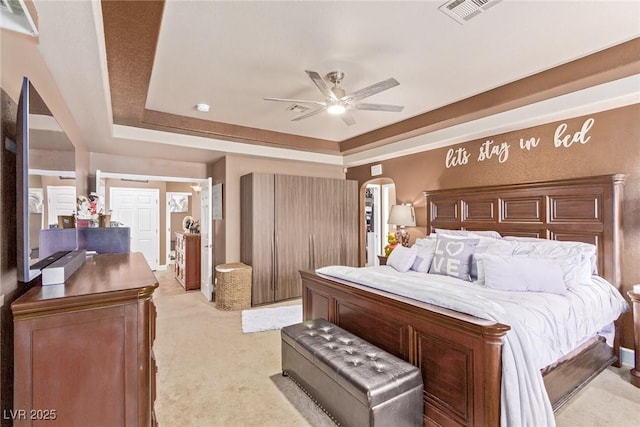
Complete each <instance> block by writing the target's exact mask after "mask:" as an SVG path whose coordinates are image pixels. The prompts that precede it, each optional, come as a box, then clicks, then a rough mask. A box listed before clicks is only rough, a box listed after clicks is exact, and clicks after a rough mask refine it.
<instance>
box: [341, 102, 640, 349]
mask: <svg viewBox="0 0 640 427" xmlns="http://www.w3.org/2000/svg"><path fill="white" fill-rule="evenodd" d="M589 118H593V119H594V120H595V121H594V122H593V125H592V126H591V127H590V128H589V129H588V130H587V131H586V132H585V135H584V137H583V139H585V140H587V139H588V140H587V141H586V143H584V144H583V143H581V142H580V141H578V142H575V143H573V144H572V145H571V146H570V147H568V148H565V147H559V148H556V147H555V144H554V139H555V137H554V135H555V133H556V131H557V129H558V127H559V126H561V125H562V124H563V123H565V124H566V125H567V130H566V131H565V132H564V133H562V134H561V135H560V137H559V139H562V138H563V137H564V136H566V135H571V136H573V135H574V134H575V133H576V132H579V131H580V130H581V129H582V128H583V126H587V127H588V123H587V125H585V121H587V120H588V119H589ZM585 130H586V127H585ZM532 137H535V138H539V143H538V146H537V147H535V148H531V149H530V150H527V149H521V148H520V140H521V139H523V140H524V141H526V140H528V139H529V138H532ZM578 137H579V135H578ZM578 139H579V138H578ZM487 140H492V141H494V145H500V144H502V143H503V142H506V143H507V144H508V145H509V150H508V158H507V160H506V161H505V162H504V163H500V162H499V160H498V158H497V157H496V156H492V157H491V158H489V159H485V160H484V161H478V157H479V155H480V149H481V146H482V145H483V144H484V143H485V142H486V141H487ZM450 150H451V151H452V152H454V153H457V152H458V150H460V151H462V150H465V151H466V153H467V154H468V155H469V158H468V162H467V163H466V164H464V165H460V166H453V167H449V168H447V167H446V166H445V163H446V159H447V154H448V153H449V152H450ZM381 163H382V168H383V176H384V177H388V178H391V179H392V180H393V181H394V182H395V184H396V195H397V196H396V197H397V201H398V202H399V203H400V202H412V203H414V204H415V206H416V217H417V227H415V228H414V229H409V232H410V233H411V234H412V237H413V238H415V237H420V236H423V235H424V234H425V233H426V211H425V200H424V198H423V195H422V192H423V191H424V190H439V189H445V188H457V187H473V186H485V185H497V184H512V183H518V182H532V181H547V180H556V179H563V178H574V177H582V176H590V175H604V174H611V173H623V174H625V175H626V184H625V188H624V204H623V211H622V222H623V236H624V247H623V250H622V283H623V294H624V295H625V298H626V291H627V290H629V289H631V287H632V286H633V285H634V284H636V283H640V270H638V268H637V267H636V264H637V260H638V259H640V105H639V104H635V105H632V106H628V107H623V108H618V109H614V110H609V111H603V112H599V113H596V114H591V115H587V116H581V117H576V118H571V119H568V120H563V121H558V122H552V123H548V124H545V125H541V126H536V127H533V128H528V129H522V130H518V131H514V132H508V133H505V134H501V135H494V136H491V137H489V138H483V139H481V140H474V141H469V142H466V143H463V144H457V145H454V146H451V147H445V148H439V149H435V150H431V151H426V152H422V153H417V154H412V155H408V156H403V157H398V158H395V159H391V160H386V161H383V162H381ZM347 178H348V179H356V180H358V181H359V182H360V184H361V185H362V184H364V183H365V182H366V181H367V180H370V179H371V164H368V165H363V166H358V167H354V168H350V169H349V170H348V171H347ZM376 178H379V177H376ZM622 345H623V346H624V347H627V348H633V330H632V324H631V315H630V314H626V315H625V316H624V321H623V337H622Z"/></svg>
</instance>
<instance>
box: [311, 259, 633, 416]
mask: <svg viewBox="0 0 640 427" xmlns="http://www.w3.org/2000/svg"><path fill="white" fill-rule="evenodd" d="M317 272H318V273H320V274H323V275H327V276H332V277H336V278H340V279H345V280H348V281H351V282H355V283H359V284H361V285H366V286H369V287H372V288H376V289H381V290H384V291H388V292H392V293H394V294H397V295H402V296H405V297H409V298H412V299H415V300H418V301H423V302H427V303H431V304H434V305H437V306H440V307H444V308H449V309H452V310H456V311H460V312H463V313H467V314H471V315H473V316H476V317H479V318H483V319H487V320H493V321H496V322H499V323H503V324H506V325H509V326H510V327H511V330H510V331H509V332H508V333H507V334H506V338H505V341H504V345H503V347H502V396H501V402H502V403H501V409H502V414H501V425H502V426H541V425H545V426H554V425H555V420H554V416H553V410H552V408H551V404H550V402H549V397H548V396H547V392H546V390H545V388H544V383H543V381H542V375H541V373H540V369H541V368H543V367H545V366H547V365H549V364H551V363H552V362H554V361H556V360H558V359H559V358H560V357H562V356H563V355H565V354H567V353H568V352H569V351H571V350H572V349H574V348H575V347H576V346H578V345H579V344H580V343H582V342H583V341H584V340H585V339H587V338H589V337H591V336H593V335H594V334H596V333H597V332H599V331H600V330H601V329H602V328H604V327H605V326H607V325H609V324H610V323H611V322H613V321H614V320H616V319H617V318H618V317H619V316H620V314H621V313H623V312H625V311H627V310H628V305H627V303H626V302H625V300H624V299H623V298H622V296H621V295H620V293H619V292H618V291H617V290H616V289H615V288H614V287H613V286H612V285H611V284H609V283H608V282H607V281H606V280H604V279H602V278H600V277H598V276H593V278H592V282H591V283H590V284H585V285H580V286H578V287H576V289H574V290H570V291H569V293H568V294H567V295H556V294H550V293H542V292H509V291H498V290H493V289H489V288H486V287H484V286H481V285H477V284H475V283H473V282H465V281H462V280H459V279H455V278H452V277H448V276H440V275H433V274H425V273H418V272H411V271H410V272H408V273H399V272H397V271H396V270H395V269H393V268H392V267H389V266H380V267H364V268H354V267H344V266H331V267H324V268H320V269H318V270H317Z"/></svg>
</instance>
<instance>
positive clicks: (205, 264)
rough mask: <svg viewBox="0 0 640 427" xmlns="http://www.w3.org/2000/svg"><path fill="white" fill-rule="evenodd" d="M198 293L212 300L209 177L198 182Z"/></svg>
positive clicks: (211, 235) (211, 236)
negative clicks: (199, 245)
mask: <svg viewBox="0 0 640 427" xmlns="http://www.w3.org/2000/svg"><path fill="white" fill-rule="evenodd" d="M200 188H201V190H200V244H201V245H202V247H201V248H200V256H201V259H200V292H202V293H203V294H204V296H205V297H206V298H207V301H212V300H213V256H212V252H213V251H212V249H213V233H212V230H211V177H209V178H207V179H205V180H204V181H202V182H200Z"/></svg>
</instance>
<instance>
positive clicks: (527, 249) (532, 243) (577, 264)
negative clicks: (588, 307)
mask: <svg viewBox="0 0 640 427" xmlns="http://www.w3.org/2000/svg"><path fill="white" fill-rule="evenodd" d="M505 240H507V241H511V242H514V243H515V245H516V246H515V248H514V251H513V254H514V255H526V256H529V257H533V258H549V259H555V260H558V261H560V265H561V266H562V271H564V280H565V283H566V285H567V287H568V288H571V287H573V286H576V285H578V284H580V283H589V282H590V281H591V271H592V262H591V261H592V258H595V246H593V245H589V244H588V243H582V242H567V241H560V240H546V239H531V238H529V239H526V240H524V239H522V238H516V239H514V238H505Z"/></svg>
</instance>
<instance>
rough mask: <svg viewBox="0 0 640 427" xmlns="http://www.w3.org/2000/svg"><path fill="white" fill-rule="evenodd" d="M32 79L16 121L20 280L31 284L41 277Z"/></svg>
mask: <svg viewBox="0 0 640 427" xmlns="http://www.w3.org/2000/svg"><path fill="white" fill-rule="evenodd" d="M29 88H30V84H29V79H28V78H27V77H25V78H23V80H22V90H21V92H20V99H19V100H18V117H17V119H16V128H17V129H16V131H17V132H16V137H17V138H16V143H17V148H16V205H17V206H16V216H17V218H16V224H17V230H16V231H17V233H18V236H17V239H16V240H17V242H18V257H17V258H18V281H20V282H25V283H27V282H30V281H32V280H33V279H35V278H36V277H38V276H39V275H40V270H39V269H37V268H35V267H32V264H35V263H32V262H31V256H30V255H31V254H30V252H31V250H30V245H29Z"/></svg>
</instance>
